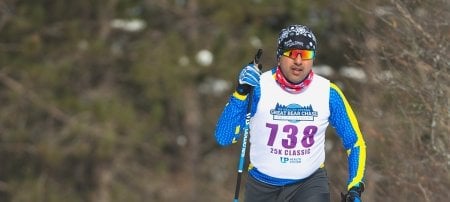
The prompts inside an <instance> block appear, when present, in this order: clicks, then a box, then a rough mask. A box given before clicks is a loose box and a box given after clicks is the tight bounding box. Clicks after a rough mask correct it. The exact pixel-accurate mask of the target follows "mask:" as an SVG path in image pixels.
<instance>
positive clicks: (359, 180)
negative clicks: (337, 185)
mask: <svg viewBox="0 0 450 202" xmlns="http://www.w3.org/2000/svg"><path fill="white" fill-rule="evenodd" d="M316 47H317V42H316V38H315V36H314V34H313V33H312V31H311V30H310V29H309V28H308V27H306V26H303V25H291V26H288V27H286V28H284V29H282V30H281V32H280V34H279V38H278V47H277V60H278V66H277V67H274V68H272V69H270V70H269V71H266V72H264V73H262V74H261V72H260V70H259V69H258V68H257V67H255V65H254V64H249V65H247V66H246V67H244V68H243V70H242V71H241V73H240V75H239V79H238V80H239V81H238V85H237V88H236V91H235V92H234V93H233V95H232V96H231V97H230V99H229V102H228V103H227V105H226V106H225V109H224V111H223V112H222V114H221V116H220V117H219V120H218V122H217V126H216V131H215V138H216V141H217V142H218V143H219V144H220V145H230V144H231V143H234V142H236V140H237V139H238V138H239V133H240V131H241V130H242V129H243V127H245V114H246V110H247V102H248V100H249V99H248V95H249V92H250V90H252V89H253V90H254V93H253V98H252V112H251V119H250V131H251V135H250V154H249V155H250V166H249V171H248V176H249V177H248V180H247V184H246V190H245V201H246V202H257V201H258V202H259V201H261V202H267V201H279V202H281V201H292V202H300V201H302V202H322V201H323V202H329V201H330V191H329V187H328V177H327V175H326V171H325V169H324V161H325V144H324V143H325V131H326V128H327V126H328V124H330V123H331V125H332V126H333V127H334V128H335V130H336V132H337V134H338V135H339V137H340V138H341V140H342V143H343V146H344V148H345V149H346V150H347V154H348V168H349V179H348V183H347V187H348V190H347V191H348V193H347V194H345V195H343V200H344V201H355V202H356V201H361V199H360V197H361V193H362V191H363V190H364V184H363V178H364V169H365V160H366V146H365V141H364V139H363V135H362V134H361V132H360V129H359V126H358V122H357V120H356V117H355V115H354V113H353V111H352V109H351V107H350V105H349V103H348V102H347V100H346V98H345V96H344V94H343V93H342V91H341V90H340V89H339V87H338V86H336V85H335V84H333V83H331V82H330V81H329V80H327V79H325V78H323V77H321V76H319V75H316V74H314V72H313V71H312V66H313V61H314V58H315V53H316Z"/></svg>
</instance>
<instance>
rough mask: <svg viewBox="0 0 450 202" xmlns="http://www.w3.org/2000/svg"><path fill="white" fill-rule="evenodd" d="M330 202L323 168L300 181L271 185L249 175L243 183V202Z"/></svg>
mask: <svg viewBox="0 0 450 202" xmlns="http://www.w3.org/2000/svg"><path fill="white" fill-rule="evenodd" d="M272 201H273V202H330V190H329V187H328V177H327V173H326V171H325V169H322V168H321V169H318V170H317V171H316V172H315V173H314V174H313V175H311V176H310V177H308V178H307V179H305V181H302V182H300V183H296V184H291V185H286V186H273V185H268V184H265V183H262V182H260V181H257V180H255V179H254V178H253V177H251V176H249V177H248V180H247V184H246V185H245V202H272Z"/></svg>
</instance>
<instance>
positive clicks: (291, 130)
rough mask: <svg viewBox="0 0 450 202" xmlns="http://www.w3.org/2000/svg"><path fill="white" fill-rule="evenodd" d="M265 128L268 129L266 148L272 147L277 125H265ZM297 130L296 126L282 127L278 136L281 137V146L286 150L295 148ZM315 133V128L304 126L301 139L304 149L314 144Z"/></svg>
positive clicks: (276, 133)
mask: <svg viewBox="0 0 450 202" xmlns="http://www.w3.org/2000/svg"><path fill="white" fill-rule="evenodd" d="M266 127H268V128H270V135H269V140H268V142H267V145H268V146H273V144H274V142H275V139H276V138H277V136H278V127H279V125H278V124H271V123H266ZM298 132H299V128H298V127H297V126H296V125H290V124H289V125H284V126H283V128H282V132H280V135H282V136H283V138H282V139H281V145H282V146H283V147H284V148H286V149H292V148H295V147H296V146H297V141H298V137H297V136H298ZM316 133H317V126H313V125H310V126H306V127H305V128H304V129H303V134H302V137H301V140H300V142H301V144H302V146H303V147H304V148H308V147H311V146H312V145H313V144H314V135H315V134H316Z"/></svg>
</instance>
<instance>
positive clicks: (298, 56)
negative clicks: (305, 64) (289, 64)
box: [294, 54, 303, 65]
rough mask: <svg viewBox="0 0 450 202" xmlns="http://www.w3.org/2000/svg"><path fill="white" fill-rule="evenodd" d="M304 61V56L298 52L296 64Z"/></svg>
mask: <svg viewBox="0 0 450 202" xmlns="http://www.w3.org/2000/svg"><path fill="white" fill-rule="evenodd" d="M302 61H303V59H302V56H301V55H300V54H298V55H297V57H296V58H295V59H294V63H295V64H296V65H300V64H302Z"/></svg>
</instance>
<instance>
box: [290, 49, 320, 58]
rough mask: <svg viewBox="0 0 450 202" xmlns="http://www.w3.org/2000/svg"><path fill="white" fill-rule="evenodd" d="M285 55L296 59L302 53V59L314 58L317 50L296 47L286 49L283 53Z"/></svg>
mask: <svg viewBox="0 0 450 202" xmlns="http://www.w3.org/2000/svg"><path fill="white" fill-rule="evenodd" d="M283 55H284V56H286V57H289V58H292V59H296V58H297V57H298V55H300V56H301V58H302V60H312V59H313V58H314V56H315V55H316V54H315V51H313V50H298V49H294V50H288V51H285V52H284V53H283Z"/></svg>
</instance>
